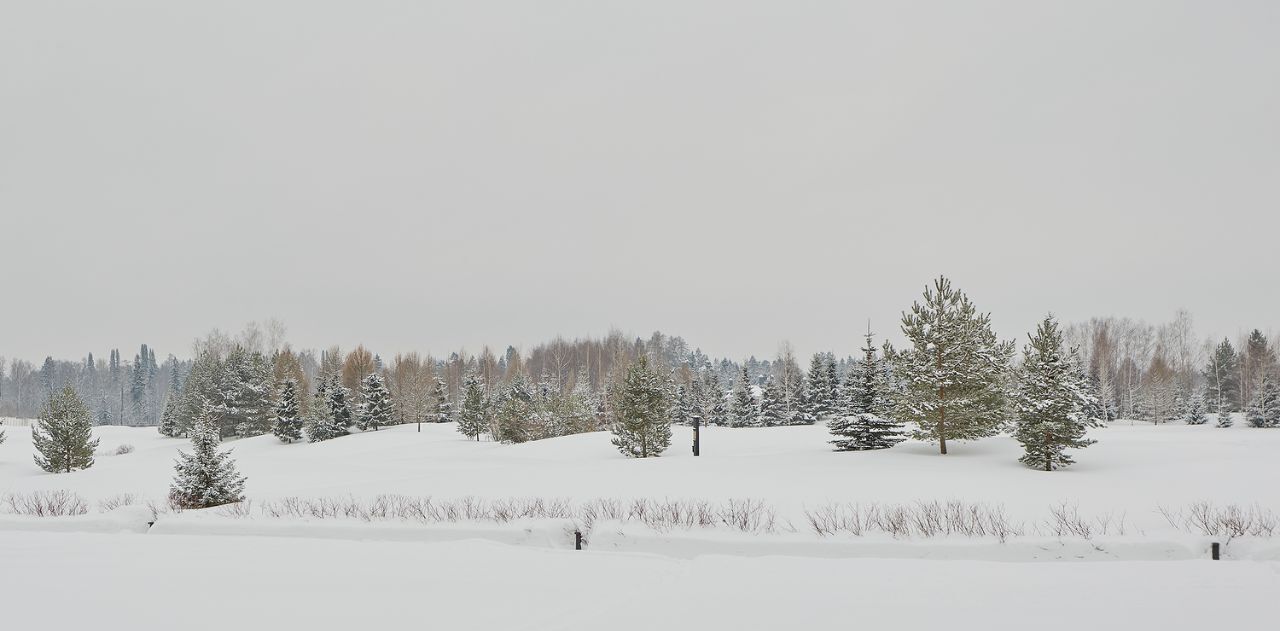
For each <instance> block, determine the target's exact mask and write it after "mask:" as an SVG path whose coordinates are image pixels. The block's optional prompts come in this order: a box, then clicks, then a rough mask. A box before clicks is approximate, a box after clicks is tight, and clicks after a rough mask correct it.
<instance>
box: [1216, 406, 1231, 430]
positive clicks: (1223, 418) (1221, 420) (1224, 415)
mask: <svg viewBox="0 0 1280 631" xmlns="http://www.w3.org/2000/svg"><path fill="white" fill-rule="evenodd" d="M1232 425H1235V420H1234V419H1232V418H1231V412H1228V411H1227V408H1226V407H1225V406H1224V407H1223V408H1222V409H1221V410H1218V423H1217V426H1218V427H1221V428H1223V429H1226V428H1228V427H1231V426H1232Z"/></svg>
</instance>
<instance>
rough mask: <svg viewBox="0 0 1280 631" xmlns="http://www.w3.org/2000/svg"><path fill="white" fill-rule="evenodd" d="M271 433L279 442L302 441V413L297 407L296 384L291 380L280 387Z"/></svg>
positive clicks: (287, 380)
mask: <svg viewBox="0 0 1280 631" xmlns="http://www.w3.org/2000/svg"><path fill="white" fill-rule="evenodd" d="M271 433H272V434H275V436H276V438H279V439H280V441H281V442H286V443H291V442H293V441H295V440H302V413H301V412H300V410H299V405H298V383H297V382H296V381H294V380H292V379H286V380H285V382H284V383H283V384H281V386H280V401H279V402H278V403H276V413H275V418H274V419H272V422H271Z"/></svg>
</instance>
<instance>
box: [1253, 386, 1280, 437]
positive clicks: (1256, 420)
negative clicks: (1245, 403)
mask: <svg viewBox="0 0 1280 631" xmlns="http://www.w3.org/2000/svg"><path fill="white" fill-rule="evenodd" d="M1245 420H1246V421H1248V422H1249V425H1250V426H1252V427H1280V389H1277V388H1276V383H1275V381H1272V379H1271V377H1270V376H1266V377H1263V378H1262V383H1261V384H1260V385H1259V386H1258V388H1257V389H1256V390H1255V391H1254V395H1253V401H1252V402H1250V403H1249V410H1248V412H1246V413H1245Z"/></svg>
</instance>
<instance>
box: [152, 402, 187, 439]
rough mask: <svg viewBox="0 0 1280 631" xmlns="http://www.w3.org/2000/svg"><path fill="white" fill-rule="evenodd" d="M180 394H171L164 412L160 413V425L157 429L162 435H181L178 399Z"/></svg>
mask: <svg viewBox="0 0 1280 631" xmlns="http://www.w3.org/2000/svg"><path fill="white" fill-rule="evenodd" d="M180 398H181V397H180V396H177V395H175V396H170V397H169V400H168V401H166V402H165V404H164V413H163V414H161V415H160V425H159V426H157V427H156V431H158V432H160V435H161V436H168V437H169V438H177V437H178V436H180V435H181V431H180V430H179V428H178V401H179V399H180Z"/></svg>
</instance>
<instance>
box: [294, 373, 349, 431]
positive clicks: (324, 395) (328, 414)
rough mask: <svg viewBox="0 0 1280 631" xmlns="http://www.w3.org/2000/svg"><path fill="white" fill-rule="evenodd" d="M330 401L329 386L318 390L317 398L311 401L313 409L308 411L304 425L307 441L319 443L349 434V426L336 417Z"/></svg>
mask: <svg viewBox="0 0 1280 631" xmlns="http://www.w3.org/2000/svg"><path fill="white" fill-rule="evenodd" d="M338 387H341V386H338ZM330 401H331V400H330V398H329V393H328V388H327V387H326V388H322V389H320V390H317V391H316V396H315V399H314V400H313V401H312V402H311V411H310V412H309V413H308V416H307V422H306V425H305V426H304V427H303V429H304V430H305V431H306V434H307V441H309V442H313V443H318V442H320V441H323V440H331V439H334V438H338V437H341V436H346V435H347V434H348V432H347V426H346V425H343V424H341V423H339V422H338V421H337V419H335V418H334V416H333V406H332V405H331V404H330Z"/></svg>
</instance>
